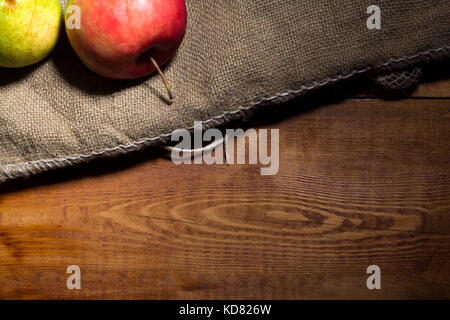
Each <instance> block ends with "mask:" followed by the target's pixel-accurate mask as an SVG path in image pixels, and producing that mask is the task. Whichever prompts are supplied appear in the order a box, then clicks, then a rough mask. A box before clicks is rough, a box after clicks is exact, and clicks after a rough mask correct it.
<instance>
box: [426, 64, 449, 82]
mask: <svg viewBox="0 0 450 320" xmlns="http://www.w3.org/2000/svg"><path fill="white" fill-rule="evenodd" d="M423 70H424V76H423V78H422V81H421V82H422V83H430V82H436V81H440V80H449V79H450V61H445V62H442V63H434V64H430V65H428V66H426V67H424V68H423Z"/></svg>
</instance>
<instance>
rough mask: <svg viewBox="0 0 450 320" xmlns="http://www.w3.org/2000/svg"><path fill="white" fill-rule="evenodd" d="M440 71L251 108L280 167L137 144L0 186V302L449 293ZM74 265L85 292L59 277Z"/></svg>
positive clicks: (447, 153)
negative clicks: (387, 89) (395, 83)
mask: <svg viewBox="0 0 450 320" xmlns="http://www.w3.org/2000/svg"><path fill="white" fill-rule="evenodd" d="M437 73H438V74H439V75H438V76H435V73H434V72H433V73H429V74H428V78H427V79H426V81H427V83H425V84H423V85H421V86H420V87H419V88H418V89H417V90H416V91H415V92H414V94H413V96H411V97H409V98H407V99H401V100H390V101H385V100H381V99H378V98H376V95H374V93H373V92H372V93H371V91H367V92H366V93H365V94H357V93H352V90H343V89H349V88H350V87H347V88H338V89H334V90H331V91H327V92H324V93H322V94H320V96H321V97H324V96H325V97H330V98H321V99H320V102H317V101H318V100H317V99H312V98H311V99H308V98H307V99H302V100H299V101H296V102H293V103H291V104H289V105H287V106H285V107H280V108H279V109H280V110H279V111H278V112H277V113H271V112H270V111H263V112H260V113H258V114H257V115H255V118H254V120H253V122H252V123H250V124H247V126H257V127H261V128H278V129H280V171H279V173H278V175H275V176H260V174H259V166H254V165H216V166H207V165H195V166H194V165H192V166H186V165H184V166H175V165H174V164H172V163H171V162H170V161H169V160H167V159H166V158H164V157H162V155H161V154H160V153H155V152H154V151H151V150H148V151H145V152H143V153H139V154H136V155H132V156H125V157H122V158H120V159H116V160H114V161H109V160H108V161H99V162H96V163H93V164H91V165H88V166H86V165H85V166H81V167H78V168H75V169H69V170H65V171H57V172H54V173H50V174H45V175H43V176H41V177H38V178H34V179H32V180H30V181H22V182H16V183H13V184H8V185H6V186H3V187H2V188H1V193H0V298H7V299H23V298H27V299H38V298H39V299H42V298H49V299H59V298H64V299H80V298H82V299H84V298H96V299H99V298H106V299H109V298H127V299H135V298H137V299H142V298H145V299H173V298H175V299H241V298H245V299H310V298H313V299H316V298H318V299H334V298H339V299H345V298H363V299H387V298H419V299H422V298H447V299H448V298H450V100H449V97H450V80H445V79H444V80H437V79H443V78H448V79H450V76H449V75H448V74H445V73H444V75H443V74H442V72H439V71H438V72H437ZM430 74H432V76H430ZM436 78H437V79H436ZM350 86H352V88H353V86H354V84H352V85H350ZM366 87H367V84H366ZM342 92H345V94H344V95H343V94H342ZM349 92H350V93H349ZM269 119H270V120H269ZM73 264H75V265H78V266H80V268H81V276H82V289H81V290H68V289H67V287H66V279H67V277H68V276H69V275H68V274H66V268H67V266H69V265H73ZM372 264H376V265H379V266H380V267H381V272H382V276H381V279H382V280H381V282H382V289H381V290H372V291H371V290H368V289H367V287H366V279H367V277H368V275H367V274H366V268H367V266H369V265H372Z"/></svg>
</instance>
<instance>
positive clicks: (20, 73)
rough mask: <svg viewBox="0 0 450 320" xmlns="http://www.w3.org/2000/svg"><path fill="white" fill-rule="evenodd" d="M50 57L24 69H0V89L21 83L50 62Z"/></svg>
mask: <svg viewBox="0 0 450 320" xmlns="http://www.w3.org/2000/svg"><path fill="white" fill-rule="evenodd" d="M48 59H49V58H48V57H47V58H46V59H44V60H42V61H40V62H38V63H35V64H33V65H31V66H27V67H23V68H3V67H0V87H2V86H6V85H9V84H12V83H14V82H19V81H22V80H23V79H25V78H26V77H27V76H28V75H29V74H30V73H32V72H33V71H34V70H36V69H38V68H39V67H40V66H41V65H43V64H44V63H46V62H47V61H48Z"/></svg>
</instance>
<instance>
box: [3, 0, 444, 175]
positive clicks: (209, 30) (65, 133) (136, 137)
mask: <svg viewBox="0 0 450 320" xmlns="http://www.w3.org/2000/svg"><path fill="white" fill-rule="evenodd" d="M62 4H63V6H64V5H65V1H62ZM371 4H372V1H365V0H342V1H328V0H317V1H305V0H258V1H248V0H223V1H216V0H188V1H187V5H188V17H189V23H188V29H187V34H186V38H185V40H184V42H183V44H182V46H181V48H180V50H179V52H178V54H177V55H176V57H175V58H174V59H173V61H172V62H171V63H170V64H169V65H167V66H166V67H165V70H164V72H165V74H166V76H167V78H168V79H169V80H170V82H171V83H172V85H173V87H174V88H175V90H176V94H177V99H176V101H175V103H174V104H172V105H168V104H167V100H166V92H165V88H164V86H163V85H162V84H161V82H160V81H161V80H160V79H159V78H158V77H157V76H151V77H149V78H146V79H139V80H133V81H117V80H108V79H104V78H102V77H100V76H98V75H96V74H94V73H93V72H91V71H90V70H88V69H87V68H86V67H85V66H84V65H83V64H82V63H81V62H80V60H79V59H78V57H77V56H76V55H75V53H74V51H73V50H72V48H71V47H70V44H69V43H68V41H67V39H66V37H65V34H64V33H63V34H62V37H61V39H60V41H59V44H58V47H57V48H56V49H55V51H54V52H53V53H52V55H51V57H50V58H48V59H46V60H45V61H44V62H42V63H40V64H38V65H35V66H32V67H28V68H25V69H20V70H7V69H1V70H0V75H1V78H0V97H1V99H0V183H1V182H5V181H7V180H11V179H15V178H19V177H28V176H30V175H32V174H36V173H39V172H42V171H46V170H49V169H54V168H59V167H66V166H70V165H75V164H78V163H82V162H87V161H89V160H92V159H95V158H98V157H104V156H114V155H117V154H120V153H124V152H130V151H133V150H138V149H140V148H144V147H148V146H152V145H156V144H161V143H164V142H165V141H166V140H167V139H169V138H170V134H171V132H173V131H174V130H175V129H178V128H192V126H193V124H194V121H203V126H204V128H207V127H213V126H217V125H219V124H224V123H227V122H228V121H230V120H232V119H235V118H239V117H242V116H243V115H244V114H246V113H248V112H249V111H251V110H253V109H256V108H258V107H260V106H262V105H267V104H270V105H274V106H276V105H277V104H279V103H281V102H284V101H286V100H289V99H291V98H293V97H296V96H299V95H302V94H305V93H307V92H309V91H311V90H315V89H319V88H321V87H324V86H328V85H333V84H335V83H337V82H339V81H342V80H344V79H348V78H351V77H353V76H355V75H357V74H362V73H368V72H371V73H375V74H376V73H382V72H391V71H395V70H400V69H403V68H410V67H413V66H415V65H418V64H423V63H428V62H432V61H441V60H445V59H448V58H450V2H449V1H448V0H434V1H428V0H414V1H411V0H397V1H388V0H379V1H377V5H378V6H379V7H380V8H381V14H382V24H381V26H382V27H381V29H380V30H369V29H368V28H367V26H366V20H367V18H368V16H369V15H368V14H367V12H366V9H367V7H369V6H370V5H371Z"/></svg>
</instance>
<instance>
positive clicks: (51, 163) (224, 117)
mask: <svg viewBox="0 0 450 320" xmlns="http://www.w3.org/2000/svg"><path fill="white" fill-rule="evenodd" d="M449 58H450V46H444V47H441V48H438V49H432V50H429V51H426V52H420V53H418V54H415V55H412V56H407V57H403V58H396V59H389V60H388V61H387V62H386V63H383V64H381V65H378V66H375V67H366V68H363V69H360V70H353V71H352V72H350V73H347V74H343V75H338V76H334V77H330V78H326V79H323V80H322V81H315V82H313V83H311V84H310V85H303V86H301V87H300V88H299V89H297V90H287V91H286V92H283V93H278V94H275V95H273V96H270V97H263V98H261V99H260V100H259V101H257V102H252V103H250V104H249V105H247V106H239V107H237V108H236V110H235V111H227V112H224V113H223V114H221V115H218V116H216V117H214V118H211V119H208V120H204V121H202V125H203V128H205V129H208V128H211V127H215V126H219V125H223V124H226V123H228V122H230V121H232V120H238V119H242V118H245V117H248V116H249V115H250V113H251V112H253V111H254V110H255V109H256V108H257V107H261V106H263V105H264V106H265V105H271V104H275V103H281V102H286V101H288V100H291V99H293V98H296V97H299V96H302V95H304V94H306V93H308V92H310V91H312V90H315V89H320V88H323V87H326V86H329V85H331V84H334V83H338V82H340V81H342V80H346V79H350V78H352V77H354V76H356V75H358V74H364V73H368V72H373V73H384V72H389V71H393V70H398V69H402V68H408V67H412V66H414V65H417V64H423V63H425V64H427V63H431V62H439V61H443V60H446V59H449ZM186 129H188V130H192V129H193V127H190V128H186ZM171 135H172V133H166V134H161V135H159V136H156V137H153V138H145V139H142V140H139V141H134V142H132V143H130V144H128V145H118V146H116V147H112V148H106V149H104V150H102V151H93V152H91V153H89V154H80V155H75V156H68V157H65V158H55V159H42V160H35V161H30V162H24V163H14V164H7V165H0V184H1V183H4V182H7V181H10V180H14V179H19V178H28V177H30V176H32V175H35V174H38V173H42V172H45V171H49V170H53V169H58V168H65V167H69V166H74V165H77V164H81V163H87V162H89V161H92V160H95V159H98V158H103V157H114V156H118V155H120V154H124V153H129V152H132V151H138V150H141V149H143V148H147V147H150V146H157V145H161V144H164V143H166V142H167V141H168V139H169V138H170V137H171Z"/></svg>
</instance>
